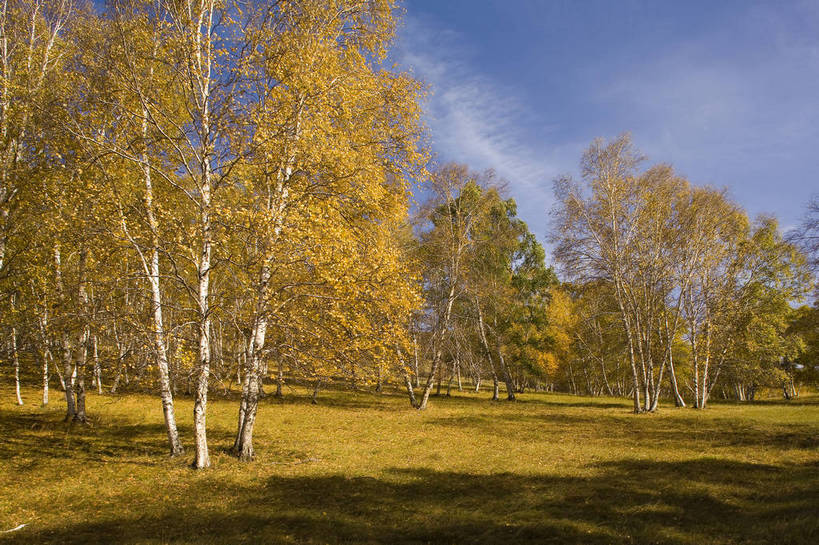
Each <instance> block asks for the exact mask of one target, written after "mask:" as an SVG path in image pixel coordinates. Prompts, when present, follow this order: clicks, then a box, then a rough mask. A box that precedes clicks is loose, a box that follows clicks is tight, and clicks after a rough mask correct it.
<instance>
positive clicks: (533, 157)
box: [393, 16, 579, 237]
mask: <svg viewBox="0 0 819 545" xmlns="http://www.w3.org/2000/svg"><path fill="white" fill-rule="evenodd" d="M462 43H463V40H462V37H461V36H460V35H459V34H458V33H457V32H455V31H453V30H451V29H447V28H442V27H441V26H440V25H439V24H437V23H435V22H434V21H431V20H429V19H424V18H419V17H414V16H407V17H406V18H405V20H404V26H403V27H402V28H401V29H400V32H399V40H398V43H397V44H396V48H395V49H394V51H393V55H394V56H395V60H396V61H397V62H398V64H399V65H401V66H402V67H404V68H406V69H408V70H410V71H411V72H412V73H413V74H414V75H415V76H416V77H417V78H418V79H420V80H422V81H424V82H425V83H426V84H427V85H428V86H429V87H430V92H431V95H430V97H429V99H428V101H427V104H426V118H427V119H426V121H427V124H428V126H429V128H430V132H431V142H432V147H433V151H434V152H436V153H437V155H438V158H439V159H440V160H441V161H456V162H459V163H465V164H467V165H469V166H470V167H471V168H472V169H474V170H483V169H487V168H492V169H494V170H495V171H496V172H497V174H498V175H499V176H500V177H501V178H503V179H505V180H506V181H508V183H509V186H508V187H509V193H510V196H511V197H513V198H515V200H516V201H517V202H518V211H519V214H520V216H521V217H522V218H523V219H524V220H525V221H527V223H529V225H530V228H531V229H532V230H533V231H534V232H535V233H536V234H538V235H540V236H541V237H543V235H544V234H545V233H546V225H547V216H546V213H547V211H548V209H549V208H550V207H551V202H552V189H551V181H552V179H554V178H555V176H557V175H558V174H561V173H562V172H564V171H565V170H566V168H565V167H566V163H565V159H566V157H567V156H568V157H571V158H573V161H574V162H576V160H577V157H579V151H577V150H574V149H573V150H571V152H569V154H568V155H567V153H566V151H565V149H556V148H554V149H550V150H547V151H545V152H544V151H543V149H544V148H545V147H546V144H545V143H544V142H538V141H533V140H535V139H536V136H532V134H527V133H529V132H530V128H531V127H532V126H533V125H534V126H537V129H538V131H539V132H550V130H553V129H550V127H549V126H547V125H546V123H538V121H539V120H538V119H537V117H538V115H539V113H538V112H537V111H534V110H533V109H532V108H531V107H530V106H529V105H527V104H524V103H522V102H521V100H520V99H519V98H518V95H517V94H516V92H515V89H514V87H513V86H511V85H507V84H504V83H502V82H498V81H494V80H492V79H490V78H489V77H488V76H487V75H485V74H483V73H482V72H481V71H480V69H479V68H478V67H477V63H476V62H475V61H473V60H472V59H471V54H470V51H469V50H468V49H467V48H465V47H464V46H463V45H462ZM538 125H539V126H538ZM558 157H561V158H562V160H563V161H564V162H563V163H561V162H560V160H558ZM574 162H573V163H572V166H573V165H574Z"/></svg>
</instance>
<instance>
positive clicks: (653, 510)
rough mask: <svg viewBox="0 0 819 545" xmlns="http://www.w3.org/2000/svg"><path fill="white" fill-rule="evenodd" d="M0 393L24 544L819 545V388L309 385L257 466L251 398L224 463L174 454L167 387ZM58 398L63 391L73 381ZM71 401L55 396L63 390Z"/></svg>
mask: <svg viewBox="0 0 819 545" xmlns="http://www.w3.org/2000/svg"><path fill="white" fill-rule="evenodd" d="M24 393H25V394H27V395H24V399H25V400H26V402H27V404H26V405H25V406H23V407H17V406H16V405H14V404H13V403H14V397H13V394H12V392H11V391H10V390H9V389H8V388H3V389H0V399H1V400H2V401H0V437H1V438H2V439H1V440H0V530H7V529H11V528H15V527H17V526H18V525H20V524H26V526H25V527H24V528H22V529H20V530H17V531H14V532H11V533H5V534H0V542H8V543H26V544H30V543H60V544H64V543H127V544H139V543H225V544H235V543H339V542H346V543H385V544H387V543H390V544H392V543H527V542H528V543H614V544H619V543H641V544H642V543H663V544H688V543H690V544H696V545H702V544H703V543H708V544H722V543H726V544H728V543H791V544H793V543H805V544H815V543H819V449H818V448H817V446H819V399H817V398H816V397H812V398H809V399H803V400H801V401H795V402H773V401H769V402H757V403H754V404H749V405H737V404H719V403H714V404H713V405H712V406H711V407H710V408H709V409H707V410H705V411H702V412H698V411H695V410H692V409H673V408H669V407H663V408H662V409H661V410H660V411H659V413H657V414H652V415H642V416H635V415H633V414H631V413H630V404H631V402H630V401H629V400H619V399H611V398H583V397H573V396H566V395H556V394H524V395H521V396H520V399H519V401H518V402H515V403H508V402H500V403H492V402H489V401H488V400H487V399H486V398H485V397H486V396H485V395H484V394H479V395H475V394H467V393H459V394H457V395H454V396H453V397H451V398H443V397H440V398H433V399H432V403H431V406H430V409H429V410H427V411H426V412H418V411H415V410H412V409H410V408H409V406H408V402H407V400H406V399H405V397H404V396H399V395H391V394H383V395H380V396H379V395H373V394H370V393H356V392H348V391H343V392H342V391H328V392H325V393H323V394H322V395H321V396H320V398H319V405H311V404H310V403H309V395H307V394H306V393H304V392H302V391H301V390H296V391H295V392H293V393H292V394H291V395H290V396H289V397H286V398H285V399H284V400H276V399H273V398H270V397H269V398H267V399H265V400H264V402H263V403H262V406H261V407H260V411H259V423H258V426H257V432H256V437H255V438H254V443H255V445H256V451H257V459H256V460H255V461H253V462H251V463H242V462H239V461H237V460H236V459H235V458H233V457H231V456H230V455H229V454H228V453H227V449H228V448H229V447H230V446H231V444H232V440H233V433H234V430H235V426H236V418H237V402H236V400H234V399H219V398H218V396H214V400H213V403H212V404H211V405H209V416H208V428H209V429H208V436H209V440H210V443H211V449H212V451H213V453H212V457H213V460H212V461H213V463H214V467H213V468H212V469H209V470H205V471H201V472H195V471H193V470H191V469H189V468H188V467H187V464H188V463H189V462H190V459H191V456H192V454H191V453H192V445H191V441H192V435H193V434H192V427H191V426H192V422H191V421H192V416H191V413H192V402H191V400H190V399H186V398H184V397H181V398H179V399H178V400H177V415H178V418H179V421H180V424H181V426H180V430H181V433H182V436H183V442H185V443H186V448H187V452H186V455H185V457H184V459H181V460H180V459H170V458H168V457H167V456H166V445H165V441H166V439H165V437H166V436H165V432H164V429H163V425H162V412H161V410H160V403H159V399H158V398H156V397H152V396H147V395H135V394H129V395H123V396H97V395H94V394H89V402H88V405H89V413H90V415H91V416H92V422H91V425H90V426H87V427H83V426H78V425H74V426H69V425H67V424H63V422H62V415H63V411H64V407H63V406H62V404H61V403H59V400H58V399H55V401H54V402H53V403H52V404H51V405H49V406H48V407H47V408H40V407H37V406H36V400H37V398H38V395H39V393H38V392H36V391H34V390H31V391H27V392H24ZM55 394H56V392H55ZM54 397H55V398H56V397H57V396H56V395H55V396H54Z"/></svg>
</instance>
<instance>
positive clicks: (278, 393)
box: [276, 355, 284, 398]
mask: <svg viewBox="0 0 819 545" xmlns="http://www.w3.org/2000/svg"><path fill="white" fill-rule="evenodd" d="M278 359H279V362H278V364H279V365H278V367H279V369H278V373H277V374H276V397H279V398H280V397H282V396H283V395H284V392H282V386H283V385H284V363H282V357H281V355H279V358H278Z"/></svg>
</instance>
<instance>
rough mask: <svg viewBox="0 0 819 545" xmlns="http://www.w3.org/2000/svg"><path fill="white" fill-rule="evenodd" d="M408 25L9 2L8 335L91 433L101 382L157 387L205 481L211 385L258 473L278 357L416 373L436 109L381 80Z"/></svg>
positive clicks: (174, 446) (118, 3)
mask: <svg viewBox="0 0 819 545" xmlns="http://www.w3.org/2000/svg"><path fill="white" fill-rule="evenodd" d="M395 24H396V20H395V6H394V5H393V4H392V2H390V1H388V0H368V1H354V0H350V1H336V2H325V1H320V0H298V1H295V0H294V1H279V2H253V1H252V2H246V1H240V0H183V1H176V0H174V1H170V0H112V1H111V2H108V3H107V4H106V6H105V9H104V11H103V12H96V11H94V9H93V7H92V6H91V5H90V4H85V3H81V2H73V1H72V0H6V1H4V2H3V4H2V13H1V14H0V55H2V58H1V59H0V62H1V63H2V66H1V67H0V68H1V69H2V72H0V78H2V81H0V84H2V86H1V87H0V92H2V98H1V99H0V108H2V110H1V111H0V123H2V131H1V132H0V139H1V141H0V152H2V158H0V159H2V162H1V163H0V168H1V169H2V170H1V171H0V222H1V223H2V224H0V281H2V283H3V289H2V293H3V298H2V305H3V313H2V316H3V326H4V328H5V330H6V332H7V335H5V338H7V339H9V343H8V346H9V348H8V352H9V354H10V355H11V356H10V358H9V360H13V361H14V365H15V369H16V372H17V374H18V377H19V369H20V360H21V359H22V356H29V355H30V356H31V358H29V359H28V360H27V361H33V362H37V366H38V367H39V368H40V369H42V375H41V376H42V379H43V386H44V388H43V402H44V403H46V402H47V401H48V397H47V396H48V381H49V377H50V376H51V374H52V373H53V372H54V370H56V371H57V372H58V375H59V378H60V381H61V383H62V385H63V388H64V391H65V399H66V404H67V418H69V419H73V420H77V421H80V422H83V421H85V420H86V418H87V416H86V410H85V392H86V389H87V385H86V382H88V381H89V380H90V381H91V382H92V383H93V384H94V385H95V386H96V387H97V388H99V389H102V384H103V382H105V383H106V385H107V387H110V388H111V389H112V390H116V389H117V387H122V384H124V383H127V382H133V381H135V380H136V381H142V382H143V383H146V384H147V383H150V384H151V385H155V387H156V389H157V390H158V391H159V393H160V397H161V401H162V407H163V411H164V416H165V423H166V428H167V434H168V444H169V451H170V453H171V454H172V455H179V454H181V453H182V442H181V440H180V438H179V432H178V429H177V425H176V415H175V413H174V404H173V396H174V392H175V391H177V389H178V388H180V387H181V385H182V384H184V385H185V388H186V389H187V390H188V391H190V393H191V394H192V395H193V397H194V400H195V401H194V417H193V421H194V441H193V442H194V445H195V453H194V462H193V465H194V467H197V468H202V467H207V466H208V465H209V463H210V461H209V456H208V445H207V433H206V415H207V402H208V393H209V390H210V389H212V388H213V386H214V380H217V381H218V383H219V384H221V385H223V386H224V387H225V388H226V389H227V388H230V383H231V382H232V381H233V380H234V377H235V381H236V382H237V383H238V384H237V387H238V388H240V389H241V392H242V395H241V402H240V407H239V409H238V410H239V418H238V428H237V434H236V441H235V451H236V453H237V455H238V456H240V457H241V458H243V459H249V458H251V457H252V456H253V443H252V437H253V426H254V421H255V416H256V409H257V405H258V399H259V396H260V393H261V390H262V378H263V376H265V375H266V374H267V373H268V372H269V371H270V370H269V369H268V368H267V367H268V361H276V362H279V365H281V362H285V361H287V362H290V363H291V365H290V367H291V368H294V369H298V370H299V371H300V372H301V374H302V375H303V376H304V377H307V378H308V379H311V380H316V381H320V380H321V379H322V377H326V376H328V375H331V374H342V375H346V376H351V377H353V378H355V379H357V380H359V381H363V382H368V381H376V380H377V379H378V377H380V376H381V373H384V372H386V371H387V370H391V369H393V368H395V367H396V366H397V365H399V362H403V360H402V359H400V357H401V356H400V355H401V354H406V353H409V352H410V351H411V344H410V342H409V340H408V336H407V331H408V323H409V321H410V315H411V310H412V309H414V308H416V307H417V306H418V301H419V297H420V296H419V283H418V281H417V279H416V278H414V277H413V276H412V275H407V274H406V271H405V270H404V268H403V264H404V262H405V259H404V255H405V254H406V253H407V251H408V246H407V232H408V231H409V226H408V222H407V210H408V197H409V191H408V179H409V177H410V176H411V175H415V174H417V173H418V172H419V171H420V169H421V167H422V166H423V165H424V164H425V155H424V152H423V147H422V132H421V126H420V123H419V109H418V108H419V107H418V99H419V96H420V93H421V91H422V89H421V87H420V85H419V84H418V83H417V82H415V81H414V80H413V79H412V78H410V77H408V76H407V75H406V74H403V73H399V72H395V71H391V70H388V69H385V68H383V67H382V66H381V64H382V61H383V60H384V58H385V55H386V51H387V49H386V48H387V47H388V45H389V43H390V40H391V38H392V35H393V31H394V27H395ZM24 348H25V354H21V351H23V349H24ZM400 365H403V363H401V364H400ZM129 373H130V376H129ZM103 374H105V376H104V377H103V376H102V375H103ZM17 383H18V392H19V380H18V381H17ZM18 400H19V393H18ZM20 401H21V402H22V400H20Z"/></svg>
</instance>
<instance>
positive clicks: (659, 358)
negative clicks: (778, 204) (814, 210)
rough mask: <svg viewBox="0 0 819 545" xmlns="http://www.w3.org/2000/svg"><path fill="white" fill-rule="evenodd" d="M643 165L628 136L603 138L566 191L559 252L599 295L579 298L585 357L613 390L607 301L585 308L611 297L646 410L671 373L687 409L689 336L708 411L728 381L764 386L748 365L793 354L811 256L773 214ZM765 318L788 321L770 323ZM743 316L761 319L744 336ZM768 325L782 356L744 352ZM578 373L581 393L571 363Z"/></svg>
mask: <svg viewBox="0 0 819 545" xmlns="http://www.w3.org/2000/svg"><path fill="white" fill-rule="evenodd" d="M642 161H643V158H642V156H641V155H640V154H639V152H637V151H636V150H635V149H634V147H633V145H632V143H631V140H630V138H629V137H628V135H624V136H620V137H619V138H617V139H615V140H613V141H611V142H608V143H605V142H603V141H595V143H593V144H592V146H591V147H590V148H589V149H588V151H587V152H586V153H585V155H584V156H583V160H582V163H581V165H582V174H583V182H584V185H580V184H578V183H576V182H574V181H573V180H571V179H568V178H564V179H561V180H559V181H558V182H557V184H556V196H557V198H558V204H557V206H556V208H555V210H554V216H553V217H554V233H553V241H554V242H555V244H556V250H555V256H556V258H557V259H558V261H559V262H561V264H562V265H563V267H564V270H565V271H566V273H567V274H568V276H569V279H570V280H572V282H573V283H574V284H575V285H576V286H589V287H590V289H582V290H580V291H578V292H577V293H578V294H579V296H580V301H581V302H580V303H579V304H578V309H580V310H581V312H582V313H583V314H584V315H585V317H583V318H581V319H580V320H579V323H578V327H577V329H576V331H575V338H576V340H577V341H578V343H577V353H578V354H579V355H580V356H581V361H583V360H586V361H587V362H588V361H589V360H596V361H597V363H598V364H600V366H599V367H598V369H599V370H600V373H601V376H603V382H604V383H608V377H607V376H605V371H606V366H605V360H604V356H603V354H604V352H605V351H604V350H603V349H602V346H603V345H604V343H605V336H604V334H603V331H602V329H601V324H602V323H603V322H602V320H603V318H604V316H605V315H604V314H603V313H602V312H600V310H602V309H601V306H600V303H596V304H592V305H591V306H590V305H589V304H586V303H585V302H584V299H588V298H589V297H592V298H594V299H598V300H600V299H599V296H600V294H602V293H605V292H608V293H609V294H610V299H609V300H610V301H611V303H613V305H609V306H608V308H609V312H611V311H612V310H614V311H615V313H616V315H617V316H618V317H619V321H620V325H619V328H618V329H619V330H620V332H621V334H622V338H623V340H624V344H625V357H626V360H627V362H628V365H629V366H630V370H631V385H630V393H631V395H632V397H633V399H634V410H635V412H642V411H654V410H656V408H657V406H658V403H659V399H660V395H661V392H662V391H663V388H664V382H663V378H664V376H666V374H665V373H666V372H668V375H667V376H669V378H670V380H669V387H670V391H671V394H672V395H673V397H674V399H675V400H676V402H677V404H678V405H683V404H684V401H683V399H682V394H681V391H680V389H681V385H680V381H679V380H678V374H679V373H678V371H679V369H680V367H681V365H680V364H681V363H682V362H680V361H679V359H677V358H675V355H677V354H680V348H681V347H680V346H679V341H680V339H681V336H682V338H685V339H686V341H687V344H688V347H687V350H686V351H685V353H684V355H685V357H686V359H687V362H686V363H687V364H688V367H689V369H687V372H686V373H685V374H686V375H688V376H687V379H686V380H685V383H684V385H685V386H687V387H688V388H689V390H690V393H691V394H692V395H693V399H694V406H695V407H698V408H703V407H705V406H706V403H707V401H708V397H709V396H710V394H711V392H712V390H713V388H714V386H715V385H716V383H717V381H718V380H719V378H720V375H721V373H726V374H728V375H731V376H733V378H734V380H736V381H738V382H740V383H745V382H748V381H750V382H751V383H752V384H756V383H757V382H756V381H755V380H754V379H750V378H746V379H742V378H740V375H741V373H740V369H741V368H742V367H743V366H747V365H748V364H749V362H750V361H755V362H757V365H763V366H765V367H766V368H773V367H775V365H776V362H777V360H778V358H779V357H780V356H784V355H785V354H787V353H788V352H787V350H785V346H784V345H782V344H781V343H779V340H781V339H782V335H783V334H784V329H785V322H784V316H785V315H786V310H787V308H788V304H787V302H788V301H791V300H794V299H797V298H799V297H801V296H802V295H803V293H804V289H805V286H806V285H807V278H806V276H805V270H804V259H803V258H802V256H801V254H800V253H799V252H798V251H797V250H796V248H795V247H794V246H793V245H792V244H790V243H788V242H786V241H784V240H783V239H782V237H781V235H780V234H779V231H778V228H777V225H776V222H775V221H773V220H770V219H764V218H763V219H762V220H760V223H759V224H758V225H757V226H755V227H754V228H751V226H750V225H749V222H748V220H747V217H746V216H745V214H744V212H743V211H742V210H741V209H739V207H738V206H736V205H735V204H733V203H731V202H730V201H728V200H727V199H726V197H725V195H724V194H723V193H722V192H719V191H716V190H714V189H711V188H698V187H691V186H690V184H689V183H688V182H687V181H685V180H683V179H681V178H679V177H678V176H676V175H675V174H674V173H673V171H672V170H671V168H670V167H667V166H664V165H660V166H655V167H652V168H649V169H648V170H645V171H642V172H641V171H640V170H639V169H638V167H639V165H640V163H641V162H642ZM601 289H603V290H604V291H603V292H602V293H601V291H600V290H601ZM772 297H773V298H775V300H776V301H779V302H780V303H779V304H778V306H776V305H775V306H774V307H769V306H767V305H766V304H765V303H764V301H768V302H770V303H771V304H773V300H772V299H771V298H772ZM600 301H601V302H602V300H600ZM584 308H589V310H591V312H588V311H584V310H583V309H584ZM602 308H605V306H604V307H602ZM765 311H770V312H774V315H775V316H776V320H774V315H772V316H769V317H768V319H765V318H764V317H763V316H764V312H765ZM743 315H745V316H748V320H749V321H748V322H746V328H747V329H744V330H743V329H742V328H741V326H740V325H739V324H740V322H741V319H740V317H741V316H743ZM758 320H759V321H760V322H757V321H758ZM761 323H765V324H766V325H767V327H769V328H771V327H772V329H770V334H771V335H773V337H770V338H768V339H766V341H765V342H764V343H762V345H763V346H765V348H766V349H767V350H769V351H770V352H769V353H767V354H761V353H754V354H751V353H744V354H740V353H739V352H737V350H738V346H737V345H736V344H735V343H738V342H740V339H741V338H742V339H747V338H748V335H751V336H755V335H762V334H763V331H762V330H761V329H760V328H759V327H758V325H761ZM774 323H778V324H779V326H773V325H772V324H774ZM608 326H609V328H611V327H613V324H611V323H610V322H609V324H608ZM595 333H597V335H596V338H595ZM616 338H617V335H615V336H614V339H616ZM614 353H615V354H616V353H617V352H616V351H615V352H614ZM584 368H586V369H587V368H588V367H584ZM569 372H570V373H572V376H571V380H572V381H573V382H574V383H575V388H576V381H575V380H574V376H573V371H572V369H571V367H570V368H569ZM732 373H733V375H732ZM723 378H724V379H726V378H727V377H723ZM609 386H610V383H609ZM752 387H753V386H752ZM738 391H739V390H738Z"/></svg>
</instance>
